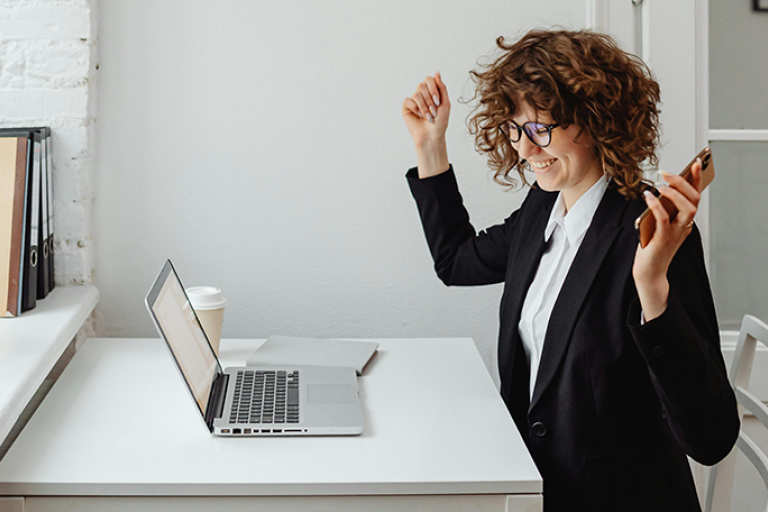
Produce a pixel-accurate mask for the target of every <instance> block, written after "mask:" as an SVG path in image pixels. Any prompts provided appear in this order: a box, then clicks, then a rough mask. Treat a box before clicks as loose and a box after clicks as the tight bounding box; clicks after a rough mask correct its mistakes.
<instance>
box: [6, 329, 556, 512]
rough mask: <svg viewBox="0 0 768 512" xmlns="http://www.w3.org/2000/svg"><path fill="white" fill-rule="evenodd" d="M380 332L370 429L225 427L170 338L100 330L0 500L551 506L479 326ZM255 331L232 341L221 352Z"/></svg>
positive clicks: (305, 507) (371, 372)
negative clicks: (195, 391)
mask: <svg viewBox="0 0 768 512" xmlns="http://www.w3.org/2000/svg"><path fill="white" fill-rule="evenodd" d="M376 341H379V342H380V349H379V353H378V355H377V356H376V358H375V359H374V360H373V361H372V362H371V363H370V365H369V367H368V368H367V370H366V373H365V375H364V376H363V377H360V378H359V385H360V391H361V396H362V399H363V405H364V410H365V421H366V431H365V433H364V434H363V435H362V436H357V437H312V438H280V437H274V438H217V437H214V436H211V435H210V434H209V433H208V431H207V429H206V428H205V425H204V424H203V422H202V420H201V419H200V417H199V413H198V412H197V411H196V409H195V408H194V405H193V403H192V400H191V398H190V397H189V395H188V392H187V390H186V388H185V387H184V384H183V382H182V380H181V377H180V376H179V374H178V372H177V370H176V369H175V368H174V366H173V365H174V363H173V361H172V360H171V356H170V354H169V353H168V350H167V349H166V347H165V345H164V344H163V342H162V341H160V340H159V339H89V340H87V341H86V342H85V344H84V345H83V347H82V348H81V349H80V351H79V352H78V353H77V354H76V355H75V357H74V359H73V360H72V362H71V363H70V365H69V367H67V369H66V370H65V371H64V373H63V375H62V376H61V378H60V379H59V381H58V382H57V383H56V385H55V386H54V387H53V389H52V391H51V393H50V394H49V395H48V397H47V398H46V399H45V401H44V402H43V403H42V405H41V406H40V408H39V409H38V410H37V412H36V413H35V415H34V416H33V418H32V419H31V421H30V422H29V424H28V425H27V427H26V428H25V430H24V431H23V432H22V433H21V435H20V436H19V438H18V439H17V440H16V443H15V444H14V445H13V446H12V447H11V449H10V450H9V452H8V454H7V455H6V456H5V458H4V459H3V460H2V461H0V512H2V510H3V507H2V503H3V498H4V499H5V504H6V506H5V508H6V510H16V509H15V508H13V507H14V506H18V505H20V504H21V506H24V505H25V506H26V510H27V511H29V510H34V511H48V510H59V511H60V510H86V511H88V510H111V511H114V510H117V511H119V510H134V509H136V507H138V506H140V507H141V510H142V512H147V511H150V510H185V511H188V510H212V509H216V510H225V509H228V510H275V509H280V510H290V511H309V510H350V511H351V510H361V509H363V508H364V507H365V509H370V510H387V511H389V510H392V511H394V510H398V511H401V510H420V511H432V510H435V511H437V510H439V511H441V512H445V511H454V510H455V511H457V512H458V511H461V512H464V511H466V510H483V511H491V510H498V511H503V510H525V511H539V510H541V494H540V493H541V477H540V476H539V473H538V471H537V470H536V467H535V465H534V464H533V461H532V460H531V458H530V456H529V454H528V452H527V450H526V449H525V446H524V444H523V442H522V440H521V438H520V437H519V434H518V432H517V429H516V428H515V425H514V423H513V422H512V419H511V418H510V416H509V414H508V413H507V411H506V408H505V407H504V404H503V402H502V400H501V398H500V396H499V394H498V392H497V391H496V389H495V388H494V385H493V382H492V380H491V378H490V376H489V375H488V373H487V371H486V369H485V366H484V365H483V363H482V361H481V359H480V356H479V354H478V352H477V350H476V348H475V345H474V343H473V342H472V340H470V339H419V340H376ZM258 343H259V341H257V340H224V341H222V353H221V359H222V364H223V366H232V365H236V364H242V362H243V361H244V360H245V358H246V357H247V356H248V355H249V354H250V353H251V351H252V350H253V349H254V348H255V347H257V346H258ZM9 497H16V498H9ZM139 497H143V498H141V500H140V505H137V501H136V499H137V498H139ZM262 507H263V508H262ZM22 510H23V508H22Z"/></svg>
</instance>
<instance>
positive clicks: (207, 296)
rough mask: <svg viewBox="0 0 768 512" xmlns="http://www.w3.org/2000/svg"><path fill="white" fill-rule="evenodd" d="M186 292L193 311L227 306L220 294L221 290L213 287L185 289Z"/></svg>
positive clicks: (225, 300) (222, 295)
mask: <svg viewBox="0 0 768 512" xmlns="http://www.w3.org/2000/svg"><path fill="white" fill-rule="evenodd" d="M186 292H187V297H189V301H190V302H191V303H192V307H193V308H194V309H199V310H201V311H204V310H208V309H219V308H223V307H224V306H226V305H227V299H225V298H224V294H223V293H221V288H216V287H215V286H193V287H192V288H187V289H186Z"/></svg>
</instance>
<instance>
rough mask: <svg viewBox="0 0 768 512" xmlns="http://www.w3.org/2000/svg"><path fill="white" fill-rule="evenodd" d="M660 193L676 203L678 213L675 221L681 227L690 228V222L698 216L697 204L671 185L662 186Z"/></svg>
mask: <svg viewBox="0 0 768 512" xmlns="http://www.w3.org/2000/svg"><path fill="white" fill-rule="evenodd" d="M659 193H661V195H663V196H664V197H666V198H667V199H669V200H670V201H672V204H674V205H675V208H677V211H678V213H677V217H676V219H675V222H676V223H677V224H678V225H679V226H680V227H683V228H688V227H689V224H690V223H691V222H692V221H693V218H694V217H695V216H696V205H695V204H693V203H692V202H691V201H690V199H689V198H688V197H686V196H684V195H683V194H682V193H680V192H679V191H678V190H676V189H674V188H672V187H671V186H670V187H662V188H660V189H659ZM659 204H661V203H659ZM665 213H666V210H665Z"/></svg>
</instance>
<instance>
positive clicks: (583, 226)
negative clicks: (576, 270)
mask: <svg viewBox="0 0 768 512" xmlns="http://www.w3.org/2000/svg"><path fill="white" fill-rule="evenodd" d="M608 183H609V180H608V179H606V178H605V177H603V178H601V179H599V180H597V183H595V184H594V185H592V187H591V188H590V189H589V190H587V191H586V192H585V193H584V195H582V196H581V197H580V198H579V199H578V200H577V201H576V204H574V205H573V207H572V208H571V210H570V211H568V212H566V211H565V199H564V198H563V194H562V192H561V193H560V194H559V195H558V196H557V200H556V201H555V204H554V206H553V207H552V213H550V215H549V222H548V223H547V229H546V230H545V231H544V241H545V242H546V243H547V248H546V249H545V250H544V254H543V255H542V257H541V261H540V262H539V268H538V270H536V276H535V277H534V278H533V282H532V283H531V287H530V288H528V293H527V294H526V296H525V301H524V302H523V310H522V313H521V315H520V324H519V325H518V330H519V332H520V338H521V339H522V341H523V349H524V350H525V355H526V357H527V359H528V367H529V368H530V374H531V380H530V384H529V389H530V396H531V398H532V397H533V387H534V385H535V384H536V376H537V375H538V373H539V362H540V361H541V353H542V350H543V349H544V337H545V336H546V334H547V325H548V324H549V317H550V315H551V314H552V308H554V306H555V300H557V296H558V295H559V294H560V289H561V288H562V287H563V283H564V282H565V277H566V276H567V275H568V270H570V268H571V263H573V259H574V258H575V257H576V252H577V251H578V250H579V247H580V246H581V242H582V240H584V235H585V234H586V232H587V228H589V225H590V224H591V223H592V217H594V215H595V210H597V206H598V205H599V204H600V201H601V200H602V199H603V194H605V190H606V189H607V188H608Z"/></svg>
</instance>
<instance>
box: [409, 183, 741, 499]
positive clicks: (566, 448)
mask: <svg viewBox="0 0 768 512" xmlns="http://www.w3.org/2000/svg"><path fill="white" fill-rule="evenodd" d="M407 177H408V182H409V184H410V187H411V191H412V193H413V196H414V198H415V199H416V202H417V205H418V208H419V213H420V215H421V220H422V224H423V226H424V232H425V234H426V237H427V242H428V244H429V248H430V251H431V252H432V256H433V258H434V261H435V269H436V271H437V274H438V276H439V277H440V279H441V280H442V281H443V282H444V283H445V284H447V285H460V286H461V285H482V284H490V283H499V282H503V283H504V294H503V296H502V300H501V310H500V320H501V324H500V331H499V341H498V358H499V373H500V376H501V395H502V397H503V399H504V402H505V403H506V405H507V408H508V409H509V412H510V413H511V415H512V418H513V419H514V421H515V424H516V425H517V428H518V429H519V430H520V433H521V434H522V436H523V439H524V440H525V442H526V444H527V446H528V449H529V450H530V453H531V456H532V457H533V460H534V461H535V462H536V464H537V466H538V468H539V471H540V472H541V475H542V478H543V481H544V510H545V511H547V512H553V511H559V510H569V511H573V510H585V511H586V510H590V511H591V510H610V511H612V512H613V511H630V510H638V511H640V510H642V511H646V510H647V511H662V510H669V511H675V512H681V511H688V510H691V511H694V510H700V507H699V503H698V500H697V497H696V491H695V488H694V484H693V478H692V475H691V471H690V467H689V465H688V461H687V459H686V457H685V455H686V454H687V455H689V456H691V457H692V458H693V459H695V460H697V461H698V462H701V463H703V464H707V465H711V464H715V463H717V462H718V461H720V460H721V459H722V458H723V457H725V456H726V455H727V454H728V453H729V452H730V450H731V448H732V447H733V445H734V443H735V442H736V437H737V436H738V431H739V426H740V425H739V419H738V415H737V407H736V400H735V397H734V393H733V390H732V388H731V386H730V384H729V382H728V379H727V373H726V370H725V364H724V362H723V358H722V354H721V352H720V341H719V331H718V326H717V318H716V316H715V308H714V304H713V300H712V293H711V290H710V287H709V280H708V278H707V273H706V269H705V267H704V255H703V252H702V247H701V238H700V235H699V232H698V230H697V229H696V228H695V227H694V229H693V231H692V233H691V234H690V236H688V238H687V239H686V241H685V242H684V243H683V245H682V246H681V248H680V249H679V251H678V252H677V255H676V256H675V258H674V260H673V261H672V263H671V265H670V268H669V272H668V279H669V283H670V292H669V302H668V306H667V309H666V311H665V312H664V313H663V314H662V315H661V316H660V317H658V318H655V319H653V320H651V321H649V322H647V323H645V324H644V325H643V326H640V304H639V300H638V297H637V291H636V289H635V285H634V280H633V278H632V264H633V261H634V257H635V250H636V248H637V234H636V231H635V229H634V226H633V222H634V220H635V218H636V217H637V216H638V215H640V213H641V212H642V211H643V210H644V209H645V202H644V201H643V200H641V199H638V200H633V201H628V200H626V199H625V198H624V197H623V196H622V195H621V194H619V192H618V191H617V190H616V189H615V188H614V187H613V186H609V188H608V189H607V190H606V192H605V195H604V196H603V199H602V201H601V202H600V205H599V206H598V208H597V210H596V212H595V215H594V218H593V220H592V223H591V225H590V227H589V229H588V230H587V232H586V234H585V236H584V240H583V242H582V244H581V247H580V248H579V251H578V253H577V254H576V257H575V259H574V260H573V264H572V266H571V268H570V271H569V272H568V275H567V277H566V279H565V282H564V284H563V287H562V289H561V291H560V294H559V296H558V297H557V301H556V302H555V306H554V309H553V310H552V316H551V317H550V321H549V326H548V328H547V333H546V337H545V341H544V348H543V353H542V356H541V362H540V366H539V373H538V376H537V380H536V384H535V387H534V390H533V397H532V399H530V400H529V396H530V395H529V370H528V363H527V359H526V357H525V353H524V352H523V346H522V342H521V340H520V336H519V332H518V323H519V321H520V313H521V310H522V307H523V300H524V299H525V295H526V292H527V290H528V287H529V286H530V284H531V282H532V281H533V278H534V275H535V272H536V270H537V268H538V264H539V260H540V258H541V255H542V253H543V251H544V249H545V246H546V244H545V242H544V230H545V227H546V225H547V221H548V219H549V214H550V211H551V209H552V206H553V204H554V202H555V199H556V198H557V193H554V192H544V191H542V190H541V189H539V188H538V187H536V186H535V185H534V187H533V188H531V190H530V191H529V193H528V195H527V197H526V198H525V201H524V202H523V204H522V206H521V207H520V209H519V210H517V211H516V212H514V213H513V214H512V215H511V216H510V217H509V218H507V219H506V220H505V222H504V223H503V224H501V225H497V226H494V227H491V228H489V229H487V230H486V231H483V232H480V233H477V234H476V233H475V230H474V228H473V227H472V225H471V224H470V222H469V216H468V214H467V212H466V210H465V209H464V206H463V205H462V199H461V195H460V194H459V190H458V186H457V184H456V179H455V175H454V173H453V169H450V170H449V171H448V172H446V173H444V174H441V175H439V176H435V177H432V178H426V179H423V180H420V179H419V178H418V173H417V170H416V169H415V168H414V169H411V170H410V171H409V172H408V174H407Z"/></svg>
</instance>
